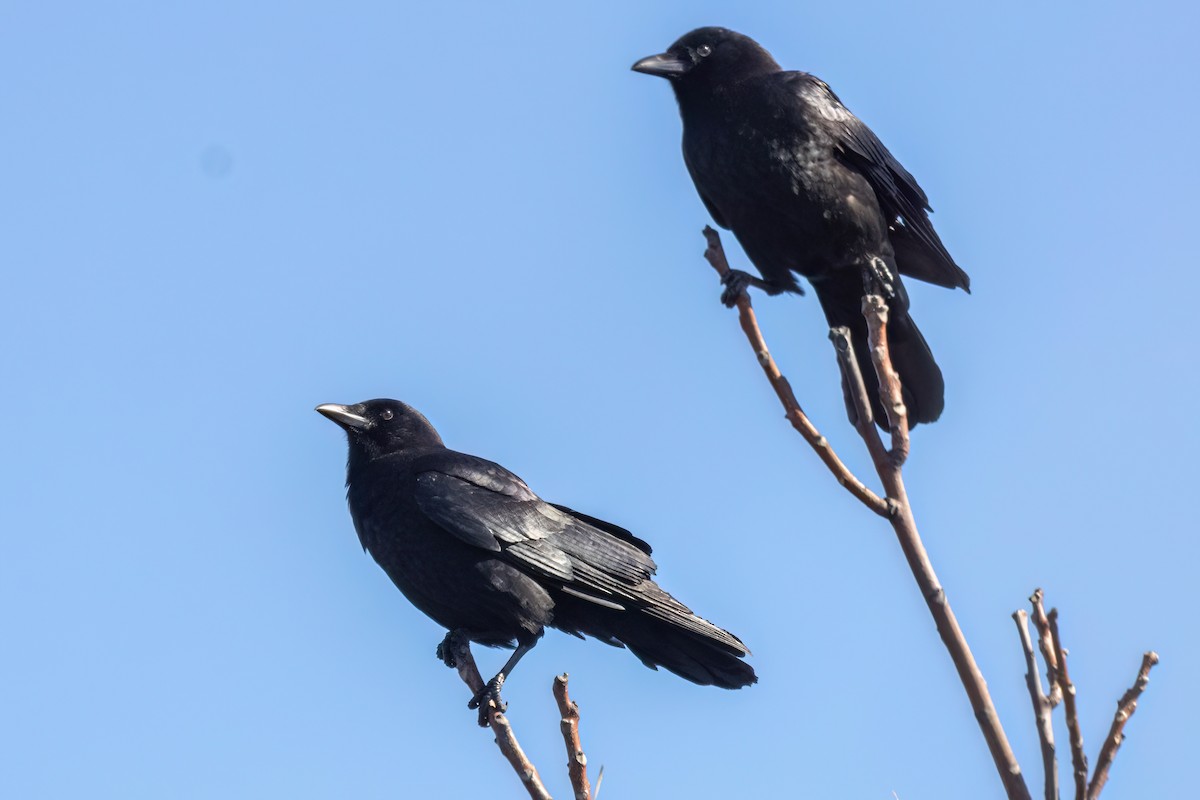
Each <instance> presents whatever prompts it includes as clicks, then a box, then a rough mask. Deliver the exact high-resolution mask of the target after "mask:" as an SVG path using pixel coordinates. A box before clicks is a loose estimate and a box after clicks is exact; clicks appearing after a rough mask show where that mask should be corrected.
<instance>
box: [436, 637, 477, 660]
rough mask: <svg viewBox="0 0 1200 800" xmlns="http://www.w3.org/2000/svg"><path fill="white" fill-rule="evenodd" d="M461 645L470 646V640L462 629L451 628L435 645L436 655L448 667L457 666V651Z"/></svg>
mask: <svg viewBox="0 0 1200 800" xmlns="http://www.w3.org/2000/svg"><path fill="white" fill-rule="evenodd" d="M463 647H470V640H469V639H468V638H467V634H466V632H465V631H462V630H453V631H450V632H448V633H447V634H446V638H445V639H442V641H441V643H440V644H438V646H437V657H438V658H439V659H440V660H441V662H442V663H443V664H445V665H446V666H447V667H449V668H450V669H457V668H458V655H457V654H458V652H459V650H461V649H462V648H463Z"/></svg>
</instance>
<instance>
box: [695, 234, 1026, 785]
mask: <svg viewBox="0 0 1200 800" xmlns="http://www.w3.org/2000/svg"><path fill="white" fill-rule="evenodd" d="M704 237H705V239H706V240H707V241H708V249H707V250H706V251H705V253H704V256H705V258H706V259H708V262H709V263H710V264H711V265H712V266H713V269H715V270H716V271H717V272H718V273H719V274H720V275H721V276H722V277H723V276H724V275H725V273H726V272H728V271H729V265H728V263H727V262H726V260H725V254H724V251H723V250H722V249H721V239H720V236H719V235H718V234H717V232H716V231H715V230H713V229H712V228H710V227H706V228H705V229H704ZM864 302H866V301H865V300H864ZM874 302H875V301H872V303H874ZM878 302H879V303H882V302H883V300H882V299H879V300H878ZM737 306H738V318H739V320H740V321H741V324H742V330H743V331H744V332H745V334H746V338H747V339H749V341H750V345H751V347H753V348H754V353H755V356H756V357H757V359H758V363H759V364H760V365H761V366H762V369H763V372H764V373H765V374H766V376H767V380H768V381H770V383H771V386H772V387H773V388H774V389H775V393H776V394H777V395H778V396H779V400H780V402H781V403H783V406H784V408H785V409H786V410H787V415H788V419H789V420H791V422H792V425H793V427H795V428H796V430H797V431H798V432H799V433H800V435H801V436H803V437H804V439H805V441H807V442H808V443H809V444H810V445H811V446H812V447H813V449H814V450H816V452H817V455H818V456H820V458H821V460H822V461H824V462H825V465H826V466H827V467H829V469H830V471H831V472H832V473H833V474H834V477H835V478H837V480H838V482H839V483H841V484H842V485H843V486H845V487H846V489H847V490H849V491H850V493H851V494H853V495H854V496H855V497H857V498H858V499H859V500H860V501H861V502H862V503H863V504H864V505H866V506H867V507H868V508H870V509H871V510H872V511H874V512H875V513H876V514H879V515H880V516H882V517H885V518H887V519H888V520H889V521H890V522H891V523H892V528H893V529H894V530H895V532H896V538H897V539H898V540H899V541H900V547H901V549H903V551H904V555H905V558H906V559H907V560H908V564H909V567H910V569H911V570H912V573H913V577H914V578H915V579H916V581H917V585H918V587H919V588H920V591H921V595H922V596H923V597H924V598H925V602H926V604H927V605H928V606H929V611H930V613H931V614H932V615H933V618H934V621H935V622H936V623H937V628H938V633H939V634H941V637H942V642H943V643H944V644H945V645H946V649H947V650H948V651H949V652H950V657H951V659H952V660H953V661H954V666H955V668H956V669H957V670H958V675H959V679H960V680H961V681H962V683H963V687H964V688H965V689H966V692H967V696H968V698H969V699H970V701H971V707H972V708H973V709H974V711H975V718H976V720H978V722H979V727H980V728H981V729H982V730H983V736H984V739H986V740H987V744H988V749H989V750H990V751H991V754H992V759H993V761H995V763H996V769H997V770H998V771H999V773H1000V778H1001V780H1002V781H1003V782H1004V788H1005V791H1006V793H1007V794H1008V797H1009V798H1010V800H1031V799H1030V795H1029V788H1028V787H1027V786H1026V785H1025V779H1024V777H1022V775H1021V767H1020V765H1019V764H1017V759H1016V757H1015V756H1014V755H1013V752H1012V748H1011V747H1010V746H1009V744H1008V739H1007V737H1006V736H1005V735H1004V728H1003V727H1002V726H1001V724H1000V718H999V716H998V715H997V713H996V708H995V706H994V705H993V704H992V699H991V696H990V695H989V693H988V690H987V683H986V682H985V681H984V680H983V675H982V674H981V673H980V671H979V666H978V665H977V664H976V663H975V658H974V656H972V655H971V649H970V647H968V646H967V641H966V638H965V637H964V636H963V633H962V629H961V628H959V626H958V621H957V620H956V619H955V617H954V612H953V611H952V610H951V608H950V604H949V602H947V600H946V594H945V592H944V591H943V590H942V587H941V585H940V584H939V582H938V579H937V575H936V574H935V573H934V571H933V567H932V565H931V564H930V563H929V556H928V554H927V553H926V552H925V547H924V545H923V544H922V543H921V537H920V536H919V535H918V533H917V526H916V522H915V521H914V519H913V515H912V509H911V508H910V507H909V504H908V494H907V492H906V491H905V488H904V481H903V479H902V477H901V474H900V464H901V462H902V456H903V455H906V450H907V444H905V445H904V446H903V447H897V446H896V445H899V444H901V442H900V441H899V440H897V439H895V438H894V439H893V449H894V450H895V451H896V456H898V457H901V458H898V457H893V456H892V454H889V453H888V452H887V451H886V450H885V449H884V448H883V447H882V443H880V445H879V447H877V448H876V447H874V446H873V445H872V441H871V437H872V436H873V437H874V438H875V440H876V441H878V436H879V434H878V432H876V431H875V430H874V426H872V425H870V424H869V423H868V424H866V425H863V420H864V419H867V420H869V419H870V417H869V416H867V415H865V414H864V413H863V412H862V410H861V409H862V408H863V406H864V404H869V400H868V399H867V398H866V389H865V388H863V380H862V376H861V374H858V376H857V378H855V377H854V374H855V372H856V371H855V372H852V371H851V370H849V369H847V368H846V366H845V365H847V364H848V363H851V362H854V358H853V345H852V343H851V342H850V340H849V337H844V338H845V341H844V343H843V342H842V341H840V340H839V338H838V334H837V333H836V331H835V332H834V333H832V334H831V338H833V339H834V341H835V344H837V349H838V353H839V355H841V354H842V353H843V351H844V352H845V354H846V355H848V356H849V357H848V358H846V357H841V358H839V363H842V364H843V379H844V380H845V382H846V385H847V387H849V388H850V391H851V393H852V395H853V397H852V403H853V407H854V408H856V409H859V413H858V417H859V419H858V427H859V432H860V434H861V435H862V436H863V439H864V440H865V441H866V443H867V448H868V450H870V451H871V454H872V461H873V462H874V464H875V470H876V472H877V473H878V474H879V477H880V480H881V481H882V482H883V486H884V489H885V490H886V497H887V499H886V500H884V499H883V498H880V497H879V496H878V495H876V494H875V493H874V492H872V491H871V490H870V489H868V488H867V487H866V486H865V485H864V484H863V483H862V481H860V480H858V478H856V477H855V476H854V475H853V474H852V473H851V472H850V470H849V469H848V468H847V467H846V465H845V464H843V463H842V462H841V460H840V459H839V458H838V457H837V456H836V455H835V454H834V452H833V449H832V448H831V447H830V446H829V443H828V442H827V441H826V440H825V437H824V436H821V435H820V433H819V432H818V431H817V429H816V427H815V426H813V424H812V422H810V421H809V419H808V417H807V416H806V415H805V414H804V411H803V410H801V408H800V404H799V402H797V400H796V398H795V395H793V394H792V390H791V387H790V386H789V385H788V383H787V381H786V380H785V379H784V378H783V376H782V375H781V374H780V372H779V368H778V367H777V366H776V365H775V361H774V359H772V358H771V354H770V351H769V350H768V349H767V344H766V341H765V340H764V339H763V336H762V332H761V331H760V330H759V328H758V324H757V322H756V321H755V319H754V312H753V310H752V309H751V307H750V300H749V298H747V297H746V296H745V295H744V294H743V295H742V296H741V297H739V298H738V300H737ZM879 317H880V315H877V314H869V315H868V317H867V322H868V325H869V326H870V325H872V319H874V320H875V323H874V326H875V327H874V328H873V329H872V331H871V337H872V338H871V341H873V342H874V341H878V342H880V347H879V348H877V349H878V350H879V351H880V352H879V357H878V360H877V361H876V363H877V364H878V365H879V366H880V369H879V370H878V372H880V373H883V374H880V375H879V378H880V381H879V382H880V385H881V386H882V385H884V384H885V382H887V381H888V380H889V378H888V376H889V375H890V374H892V373H894V370H893V369H892V366H891V357H890V355H889V354H888V351H887V332H886V328H885V324H884V323H883V321H882V320H880V319H879ZM873 349H876V348H873ZM874 355H875V354H874V353H872V356H873V357H874ZM855 393H856V394H855ZM887 405H888V404H887V403H886V402H885V407H886V406H887ZM895 411H896V409H894V408H893V409H892V413H895ZM897 421H899V420H897ZM899 427H901V426H899V425H896V426H894V428H899ZM867 428H870V429H871V433H870V434H868V433H867V432H866V429H867ZM904 439H905V440H907V433H906V432H905V434H904Z"/></svg>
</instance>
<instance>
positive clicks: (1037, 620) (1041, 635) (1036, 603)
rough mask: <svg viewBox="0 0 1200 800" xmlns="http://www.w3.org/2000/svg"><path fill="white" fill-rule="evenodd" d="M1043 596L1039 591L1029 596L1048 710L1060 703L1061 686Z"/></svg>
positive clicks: (1036, 590)
mask: <svg viewBox="0 0 1200 800" xmlns="http://www.w3.org/2000/svg"><path fill="white" fill-rule="evenodd" d="M1044 597H1045V595H1044V594H1043V593H1042V590H1041V589H1034V590H1033V594H1032V595H1030V596H1029V602H1030V603H1031V604H1032V605H1033V624H1034V627H1036V628H1037V631H1038V649H1039V650H1041V651H1042V660H1043V661H1045V662H1046V682H1047V683H1048V684H1049V686H1048V687H1047V690H1046V699H1047V700H1049V701H1050V708H1054V707H1055V706H1057V705H1058V704H1059V703H1061V702H1062V686H1061V685H1059V682H1058V656H1056V655H1055V654H1054V641H1053V639H1052V638H1051V636H1050V621H1049V620H1047V619H1046V607H1045V606H1044V605H1042V600H1043V599H1044Z"/></svg>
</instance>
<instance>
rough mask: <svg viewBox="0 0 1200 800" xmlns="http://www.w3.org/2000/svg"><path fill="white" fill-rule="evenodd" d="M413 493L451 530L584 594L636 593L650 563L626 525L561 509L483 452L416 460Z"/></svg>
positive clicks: (648, 573)
mask: <svg viewBox="0 0 1200 800" xmlns="http://www.w3.org/2000/svg"><path fill="white" fill-rule="evenodd" d="M416 499H417V504H418V506H419V507H420V509H421V511H422V512H423V513H424V514H425V515H426V516H427V517H428V518H429V519H430V520H432V521H433V522H434V523H436V524H437V525H438V527H440V528H442V529H443V530H445V531H446V532H447V533H449V534H450V535H452V536H455V537H457V538H459V539H461V540H462V541H464V542H466V543H467V544H470V545H472V546H474V547H478V548H481V549H483V550H489V551H492V552H495V553H497V554H498V555H499V557H501V558H503V559H504V560H505V561H508V562H509V563H510V564H513V565H514V566H516V567H518V568H519V569H521V570H522V571H525V572H527V573H528V574H530V575H533V576H535V577H539V578H542V579H550V580H551V581H554V582H561V583H562V585H563V586H564V588H567V589H568V590H570V589H574V590H575V591H574V592H572V593H573V594H579V593H584V594H586V595H587V597H586V599H593V597H592V596H591V595H599V596H601V597H612V596H613V595H617V596H620V597H624V598H626V599H640V591H636V590H637V589H638V587H640V586H641V585H642V584H643V583H645V582H647V581H649V579H650V577H651V576H652V575H653V574H654V571H655V569H656V567H655V564H654V561H653V559H651V558H650V555H649V546H648V545H645V543H644V542H642V541H641V540H640V539H637V538H636V537H634V536H633V535H632V534H630V533H629V532H628V531H625V530H624V529H623V528H618V527H616V526H610V525H609V523H603V522H602V521H601V520H594V518H591V517H586V516H585V515H576V514H575V513H574V512H571V511H570V510H560V509H559V508H556V507H555V506H553V505H551V504H549V503H547V502H545V501H544V500H542V499H541V498H539V497H538V496H537V495H536V494H534V493H533V492H532V491H531V490H530V489H529V487H528V486H526V485H525V482H524V481H522V480H521V479H520V478H518V477H517V476H516V475H514V474H512V473H511V472H509V471H508V470H506V469H504V468H503V467H501V466H500V465H498V464H494V463H492V462H490V461H485V460H484V459H480V458H475V457H473V456H467V455H464V454H461V453H446V454H445V456H443V457H440V458H438V459H437V460H436V461H433V462H426V463H422V464H419V465H418V472H417V477H416ZM596 523H601V524H596ZM602 526H603V527H602ZM605 527H607V528H608V529H607V530H605V529H604V528H605ZM617 531H619V532H620V533H616V532H617ZM617 602H618V603H619V601H617Z"/></svg>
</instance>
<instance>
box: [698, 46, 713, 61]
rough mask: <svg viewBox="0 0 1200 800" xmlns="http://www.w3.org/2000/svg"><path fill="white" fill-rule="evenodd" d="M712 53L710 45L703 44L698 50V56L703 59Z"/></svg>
mask: <svg viewBox="0 0 1200 800" xmlns="http://www.w3.org/2000/svg"><path fill="white" fill-rule="evenodd" d="M710 53H712V47H710V46H709V45H706V44H702V45H700V46H699V47H697V48H696V55H698V56H700V57H701V58H704V57H705V56H707V55H709V54H710Z"/></svg>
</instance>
